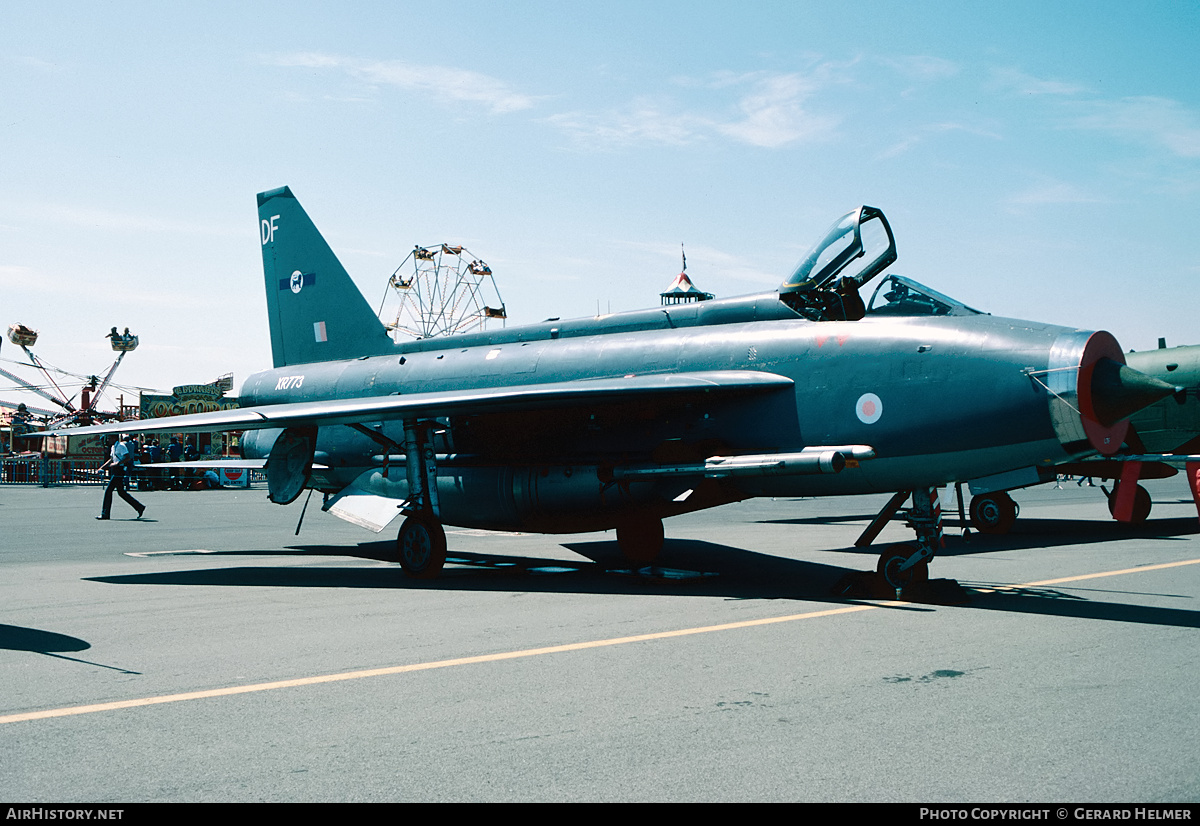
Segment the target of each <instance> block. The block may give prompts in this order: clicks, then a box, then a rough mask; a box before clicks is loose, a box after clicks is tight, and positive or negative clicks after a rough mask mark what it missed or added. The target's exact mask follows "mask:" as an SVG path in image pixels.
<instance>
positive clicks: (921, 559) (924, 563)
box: [875, 542, 932, 591]
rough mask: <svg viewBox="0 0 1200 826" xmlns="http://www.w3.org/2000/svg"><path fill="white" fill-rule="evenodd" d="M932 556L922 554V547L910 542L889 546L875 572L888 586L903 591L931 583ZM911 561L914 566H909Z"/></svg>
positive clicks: (881, 556)
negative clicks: (923, 583)
mask: <svg viewBox="0 0 1200 826" xmlns="http://www.w3.org/2000/svg"><path fill="white" fill-rule="evenodd" d="M930 556H932V554H922V553H921V549H920V547H919V546H917V545H916V544H913V543H910V542H901V543H898V544H896V545H889V546H888V548H887V550H885V551H884V552H883V553H882V554H880V556H879V564H878V565H877V566H876V568H875V570H876V571H877V572H878V573H879V575H880V576H881V577H883V579H884V581H886V582H887V584H888V585H890V586H891V587H893V588H895V589H896V590H897V591H902V590H904V589H905V588H908V587H909V586H911V585H917V584H920V583H922V582H928V581H929V557H930ZM910 560H912V564H909V561H910ZM905 566H907V567H905Z"/></svg>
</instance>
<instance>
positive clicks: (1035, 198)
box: [1008, 181, 1108, 206]
mask: <svg viewBox="0 0 1200 826" xmlns="http://www.w3.org/2000/svg"><path fill="white" fill-rule="evenodd" d="M1008 203H1009V204H1012V205H1027V206H1028V205H1043V204H1103V203H1108V199H1106V198H1101V197H1098V196H1096V195H1092V194H1090V193H1088V192H1085V191H1084V190H1082V189H1080V188H1079V187H1077V186H1075V185H1074V184H1069V183H1065V182H1063V181H1048V182H1046V183H1043V184H1040V185H1038V186H1035V187H1031V188H1030V189H1027V190H1025V191H1023V192H1020V193H1018V194H1016V195H1014V196H1012V197H1011V198H1009V199H1008Z"/></svg>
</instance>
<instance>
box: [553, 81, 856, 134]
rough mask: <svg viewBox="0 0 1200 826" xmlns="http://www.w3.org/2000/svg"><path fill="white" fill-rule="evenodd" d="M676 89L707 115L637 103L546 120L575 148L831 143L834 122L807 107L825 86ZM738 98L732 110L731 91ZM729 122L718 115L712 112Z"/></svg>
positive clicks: (710, 84) (699, 84)
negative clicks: (701, 102) (694, 98)
mask: <svg viewBox="0 0 1200 826" xmlns="http://www.w3.org/2000/svg"><path fill="white" fill-rule="evenodd" d="M673 83H674V85H677V86H681V87H687V88H689V89H700V90H702V91H701V94H704V93H705V92H707V93H708V97H709V100H710V103H709V104H707V105H705V106H704V108H705V109H706V110H707V111H702V112H698V111H685V110H683V109H682V108H681V107H680V106H679V105H677V104H675V103H673V102H672V101H670V100H664V99H652V98H647V97H641V98H637V99H635V100H634V101H633V102H632V103H631V104H630V105H629V106H628V107H626V108H625V109H610V110H608V111H605V112H586V111H579V110H576V111H571V112H564V113H560V114H556V115H552V116H550V117H549V118H547V122H548V123H550V124H552V125H554V126H556V127H558V128H559V129H561V130H562V131H563V132H565V133H566V134H567V135H568V136H569V137H570V138H571V139H572V140H573V141H574V142H576V143H578V144H581V145H586V146H589V147H601V148H604V147H613V146H623V145H629V144H634V143H657V144H663V145H674V146H679V145H684V144H689V143H695V142H699V141H704V140H711V139H713V138H719V137H723V138H727V139H732V140H734V141H737V142H739V143H745V144H749V145H751V146H758V147H763V148H767V149H776V148H780V147H784V146H788V145H791V144H794V143H798V142H802V141H818V140H825V139H827V138H829V137H831V136H832V135H833V134H834V132H835V130H836V128H837V126H838V124H839V123H840V119H839V118H837V117H833V116H830V115H822V114H818V113H815V112H813V111H812V110H811V109H810V108H809V106H808V105H807V101H808V100H809V98H811V97H812V96H813V95H814V94H815V93H816V92H817V91H819V90H820V89H821V88H822V86H823V82H822V81H821V80H820V79H819V77H816V76H808V75H802V74H799V73H787V74H770V73H765V72H752V73H745V74H733V73H730V72H720V73H715V74H714V75H712V76H711V77H710V78H708V79H706V80H703V81H700V80H694V79H692V80H689V79H684V78H676V79H675V80H674V81H673ZM747 86H749V87H750V88H749V89H746V90H745V91H743V92H742V93H741V94H740V95H739V96H738V97H736V99H735V100H733V101H732V102H722V101H721V100H719V99H720V98H726V99H728V97H729V93H730V92H731V91H736V90H738V89H745V87H747ZM722 109H723V110H725V111H726V112H729V114H724V115H722V114H716V111H717V110H722Z"/></svg>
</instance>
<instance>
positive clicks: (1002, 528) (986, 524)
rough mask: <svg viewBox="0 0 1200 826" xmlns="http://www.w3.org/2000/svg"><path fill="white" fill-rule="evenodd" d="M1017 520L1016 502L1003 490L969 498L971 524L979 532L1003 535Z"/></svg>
mask: <svg viewBox="0 0 1200 826" xmlns="http://www.w3.org/2000/svg"><path fill="white" fill-rule="evenodd" d="M1016 521H1017V503H1016V502H1014V501H1013V499H1012V497H1011V496H1009V495H1008V494H1007V493H1005V492H1004V491H1002V490H1001V491H997V492H996V493H987V494H984V495H983V496H976V497H974V498H973V499H971V526H972V527H973V528H975V530H977V531H979V532H980V533H990V534H998V535H1003V534H1006V533H1008V532H1009V531H1011V530H1012V526H1013V523H1014V522H1016Z"/></svg>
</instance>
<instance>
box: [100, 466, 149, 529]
mask: <svg viewBox="0 0 1200 826" xmlns="http://www.w3.org/2000/svg"><path fill="white" fill-rule="evenodd" d="M110 472H111V473H112V478H111V479H109V480H108V487H106V488H105V489H104V507H103V508H101V510H100V515H101V516H103V517H104V518H106V519H107V518H108V515H109V512H110V511H111V510H112V495H113V491H114V490H115V491H116V492H117V494H118V495H119V496H120V497H121V498H122V499H124V500H125V501H126V502H128V503H129V506H130V507H131V508H133V509H134V510H135V511H137V512H138V516H141V515H142V511H143V510H145V508H143V507H142V503H141V502H139V501H138V500H136V499H134V498H133V497H132V496H130V495H129V491H127V490H126V489H125V468H124V467H122V466H121V465H116V466H115V467H113V469H112V470H111V471H110Z"/></svg>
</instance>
